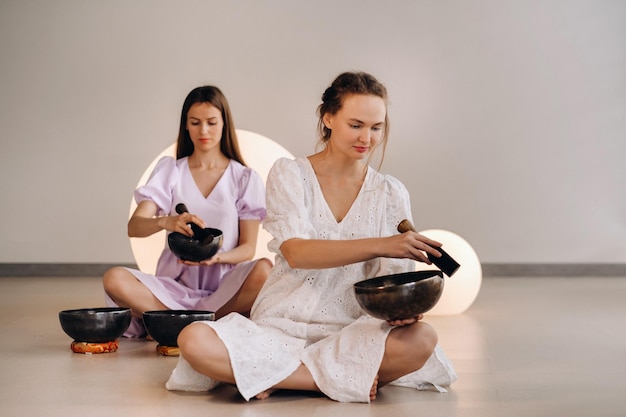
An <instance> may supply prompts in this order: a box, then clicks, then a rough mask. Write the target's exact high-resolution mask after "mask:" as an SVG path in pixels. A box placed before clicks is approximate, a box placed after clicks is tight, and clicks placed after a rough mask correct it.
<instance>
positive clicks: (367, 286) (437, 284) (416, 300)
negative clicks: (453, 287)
mask: <svg viewBox="0 0 626 417" xmlns="http://www.w3.org/2000/svg"><path fill="white" fill-rule="evenodd" d="M442 292H443V273H442V272H441V271H434V270H433V271H411V272H405V273H401V274H392V275H385V276H382V277H376V278H370V279H367V280H364V281H360V282H357V283H356V284H354V294H355V296H356V300H357V302H358V303H359V305H360V306H361V308H362V309H363V310H365V311H366V312H367V313H368V314H370V315H372V316H374V317H376V318H379V319H382V320H403V319H410V318H414V317H417V316H419V315H420V314H423V313H425V312H427V311H428V310H430V309H431V308H433V307H434V306H435V304H437V301H439V298H440V297H441V293H442Z"/></svg>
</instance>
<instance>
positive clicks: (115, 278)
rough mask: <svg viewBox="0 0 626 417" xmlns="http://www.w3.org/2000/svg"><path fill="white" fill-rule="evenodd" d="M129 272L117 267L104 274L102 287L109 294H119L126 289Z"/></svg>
mask: <svg viewBox="0 0 626 417" xmlns="http://www.w3.org/2000/svg"><path fill="white" fill-rule="evenodd" d="M128 274H129V272H128V271H127V270H126V268H123V267H121V266H116V267H113V268H111V269H109V270H108V271H106V272H105V273H104V275H103V276H102V285H103V286H104V290H105V291H106V293H107V294H109V295H111V294H117V293H119V291H120V290H121V289H122V288H123V287H124V282H125V281H126V279H127V275H128Z"/></svg>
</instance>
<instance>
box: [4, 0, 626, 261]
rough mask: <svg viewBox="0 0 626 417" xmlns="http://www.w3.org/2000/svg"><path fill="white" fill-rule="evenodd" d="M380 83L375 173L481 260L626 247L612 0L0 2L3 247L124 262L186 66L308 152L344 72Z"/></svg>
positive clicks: (620, 66)
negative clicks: (381, 138) (386, 95)
mask: <svg viewBox="0 0 626 417" xmlns="http://www.w3.org/2000/svg"><path fill="white" fill-rule="evenodd" d="M351 69H362V70H366V71H370V72H372V73H373V74H374V75H376V76H377V77H378V78H379V79H380V80H381V81H383V82H385V83H386V84H387V86H388V88H389V91H390V95H391V100H390V108H389V112H390V117H391V122H392V131H391V132H392V135H391V142H390V146H389V150H388V154H387V158H386V160H385V164H384V166H383V171H385V172H387V173H390V174H393V175H395V176H397V177H398V178H400V179H401V180H402V181H403V182H404V183H405V184H406V185H407V187H408V188H409V190H410V191H411V194H412V199H413V212H414V216H415V220H416V221H415V222H416V225H417V227H418V228H419V229H427V228H443V229H448V230H451V231H454V232H456V233H458V234H460V235H461V236H463V237H464V238H465V239H467V240H468V241H469V242H470V243H471V244H472V245H473V246H474V248H475V249H476V251H477V252H478V254H479V256H480V257H481V260H482V261H483V262H490V263H500V262H501V263H525V262H530V263H595V262H598V263H623V262H626V192H625V189H626V169H625V168H624V161H625V160H626V75H625V74H626V2H624V1H609V0H586V1H583V0H571V1H557V0H544V1H532V0H531V1H523V0H518V1H512V0H508V1H506V0H505V1H502V0H468V1H461V0H459V1H445V0H440V1H418V0H414V1H410V0H405V1H388V2H381V1H369V0H368V1H365V0H349V1H348V0H346V1H336V0H333V1H329V0H323V1H309V2H304V1H302V2H301V1H290V0H284V1H253V0H250V1H241V0H239V1H237V0H235V1H209V0H198V1H190V0H188V1H151V0H113V1H84V0H74V1H71V0H56V1H54V2H52V1H46V0H1V1H0V141H1V145H2V147H1V151H0V152H1V155H2V156H1V158H2V164H0V191H1V193H2V203H3V204H2V205H1V206H0V222H1V224H2V227H1V230H2V238H1V239H0V263H14V262H18V263H19V262H42V263H48V262H51V263H57V262H58V263H74V262H85V263H118V262H119V263H129V262H133V259H132V254H131V251H130V245H129V243H128V239H127V238H126V236H125V232H126V220H127V215H128V209H129V203H130V197H131V194H132V192H133V188H134V186H135V184H136V182H137V180H138V179H139V177H140V176H141V174H142V172H143V170H144V168H145V167H146V166H147V165H148V163H149V162H150V161H151V160H152V159H153V158H154V157H155V156H156V155H157V154H158V153H159V152H160V151H161V150H162V149H163V148H165V147H166V146H167V145H168V144H170V143H171V142H172V141H173V140H174V138H175V135H176V130H177V123H178V121H177V119H178V118H179V111H180V106H181V104H182V100H183V98H184V96H185V95H186V94H187V92H188V91H189V90H190V89H191V88H193V87H195V86H197V85H200V84H207V83H211V84H216V85H218V86H220V87H221V88H222V89H223V91H224V92H225V93H226V95H227V96H228V98H229V100H230V102H231V105H232V108H233V111H234V113H235V121H236V124H237V127H238V128H241V129H247V130H253V131H256V132H258V133H260V134H262V135H265V136H268V137H270V138H272V139H274V140H275V141H277V142H279V143H280V144H282V145H283V146H284V147H286V148H287V149H288V150H289V151H290V152H292V153H293V154H295V155H306V154H309V153H312V152H313V150H314V145H315V139H316V136H315V124H316V117H315V109H316V107H317V105H318V103H319V97H320V95H321V93H322V91H323V89H324V88H325V87H326V86H327V84H328V83H329V82H330V81H331V80H332V78H333V77H334V76H335V75H336V74H338V73H339V72H341V71H344V70H351Z"/></svg>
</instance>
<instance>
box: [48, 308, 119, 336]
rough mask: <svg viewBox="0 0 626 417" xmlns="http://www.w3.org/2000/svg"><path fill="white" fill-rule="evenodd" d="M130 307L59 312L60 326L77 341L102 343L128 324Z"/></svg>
mask: <svg viewBox="0 0 626 417" xmlns="http://www.w3.org/2000/svg"><path fill="white" fill-rule="evenodd" d="M130 319H131V314H130V308H122V307H97V308H81V309H76V310H63V311H61V312H59V321H60V322H61V328H62V329H63V331H64V332H65V333H66V334H67V335H68V336H69V337H71V338H72V339H74V340H75V341H77V342H88V343H104V342H111V341H113V340H116V339H117V338H119V337H120V336H122V334H124V332H125V331H126V329H128V326H129V325H130Z"/></svg>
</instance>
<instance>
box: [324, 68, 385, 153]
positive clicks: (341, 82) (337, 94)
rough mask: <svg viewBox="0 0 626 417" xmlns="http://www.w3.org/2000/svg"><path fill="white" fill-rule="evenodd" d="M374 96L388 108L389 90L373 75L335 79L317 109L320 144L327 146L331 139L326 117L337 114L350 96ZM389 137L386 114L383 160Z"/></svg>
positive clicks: (357, 73)
mask: <svg viewBox="0 0 626 417" xmlns="http://www.w3.org/2000/svg"><path fill="white" fill-rule="evenodd" d="M354 94H361V95H374V96H377V97H380V98H382V99H383V100H384V102H385V108H386V107H387V88H385V86H384V85H383V84H382V83H381V82H380V81H378V80H377V79H376V78H375V77H374V76H373V75H371V74H368V73H366V72H361V71H352V72H344V73H341V74H339V75H338V76H337V78H335V80H334V81H333V82H332V84H331V85H330V87H328V88H327V89H326V91H324V94H322V104H320V105H319V106H318V108H317V114H318V116H319V120H318V122H317V129H318V131H319V135H320V142H321V143H322V144H326V143H327V142H328V139H330V133H331V131H330V129H329V128H327V127H326V125H325V124H324V115H326V114H331V115H334V114H337V112H338V111H339V110H340V109H341V106H342V105H343V100H344V99H345V98H346V97H347V96H350V95H354ZM388 136H389V118H388V116H387V113H386V112H385V125H384V127H383V134H382V149H383V150H382V157H381V162H380V163H381V164H382V160H383V159H384V157H385V150H386V148H387V138H388Z"/></svg>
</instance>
